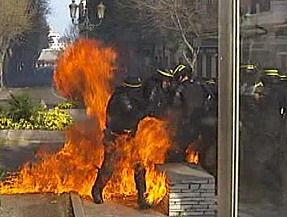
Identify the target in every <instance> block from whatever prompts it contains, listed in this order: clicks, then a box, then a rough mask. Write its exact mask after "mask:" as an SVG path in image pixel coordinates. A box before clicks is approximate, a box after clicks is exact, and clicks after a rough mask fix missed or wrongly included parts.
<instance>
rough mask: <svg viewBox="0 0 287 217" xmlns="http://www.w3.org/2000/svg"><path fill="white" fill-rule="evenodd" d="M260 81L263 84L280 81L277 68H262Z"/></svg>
mask: <svg viewBox="0 0 287 217" xmlns="http://www.w3.org/2000/svg"><path fill="white" fill-rule="evenodd" d="M261 81H262V82H263V84H266V83H278V82H280V76H279V71H278V69H272V68H268V69H264V70H263V76H261Z"/></svg>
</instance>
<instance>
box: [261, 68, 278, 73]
mask: <svg viewBox="0 0 287 217" xmlns="http://www.w3.org/2000/svg"><path fill="white" fill-rule="evenodd" d="M264 72H265V73H277V74H278V70H277V69H266V70H264Z"/></svg>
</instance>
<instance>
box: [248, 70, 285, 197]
mask: <svg viewBox="0 0 287 217" xmlns="http://www.w3.org/2000/svg"><path fill="white" fill-rule="evenodd" d="M260 80H261V82H262V85H261V87H260V89H257V90H256V92H257V93H258V94H260V98H259V100H258V103H257V110H256V112H255V114H254V118H253V127H252V128H251V127H249V129H248V132H249V133H250V140H249V143H248V147H246V150H248V152H247V154H248V157H246V159H249V162H248V164H249V167H248V180H249V181H251V183H248V185H249V186H252V187H254V186H256V188H258V187H259V189H260V191H259V192H257V193H259V194H262V195H259V196H258V198H260V197H262V196H265V197H267V198H268V197H269V199H271V198H272V199H271V200H274V199H276V198H278V191H279V179H280V175H279V161H280V158H278V157H277V156H278V153H280V134H281V133H280V132H281V130H280V129H281V123H282V115H284V111H283V110H282V108H283V107H284V94H283V92H282V88H281V86H280V77H279V71H278V70H277V69H272V68H268V69H265V70H264V71H263V75H262V76H260ZM252 187H251V188H252ZM260 187H261V188H260ZM266 187H268V189H269V190H268V191H265V189H266ZM271 189H272V190H271ZM271 192H277V196H276V194H275V195H273V194H270V193H271ZM268 194H270V195H268Z"/></svg>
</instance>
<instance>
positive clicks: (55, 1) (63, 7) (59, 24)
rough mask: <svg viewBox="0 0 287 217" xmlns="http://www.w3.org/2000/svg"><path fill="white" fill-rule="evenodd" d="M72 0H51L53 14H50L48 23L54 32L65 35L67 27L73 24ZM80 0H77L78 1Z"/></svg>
mask: <svg viewBox="0 0 287 217" xmlns="http://www.w3.org/2000/svg"><path fill="white" fill-rule="evenodd" d="M71 2H72V1H71V0H50V8H51V14H49V15H48V17H47V18H48V23H49V25H50V27H51V28H52V30H53V31H54V32H57V33H60V34H61V35H63V34H64V33H65V29H66V28H68V27H69V25H70V24H71V19H70V14H69V7H68V5H69V4H70V3H71ZM77 2H78V1H76V3H77Z"/></svg>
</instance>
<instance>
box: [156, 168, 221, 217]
mask: <svg viewBox="0 0 287 217" xmlns="http://www.w3.org/2000/svg"><path fill="white" fill-rule="evenodd" d="M157 168H158V169H160V170H161V171H164V172H166V175H167V194H166V195H165V197H164V199H163V200H162V201H161V204H159V205H160V207H161V209H162V210H163V212H164V213H165V214H166V215H168V216H183V217H184V216H186V217H189V216H194V217H195V216H200V217H215V216H216V203H215V202H216V201H215V180H214V177H213V176H211V175H210V174H208V173H207V172H205V171H204V170H202V169H200V168H199V167H197V166H193V165H191V164H184V163H166V164H164V165H158V166H157Z"/></svg>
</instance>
